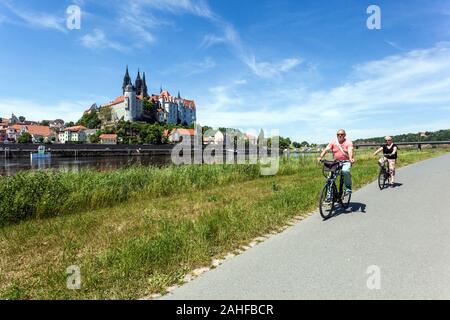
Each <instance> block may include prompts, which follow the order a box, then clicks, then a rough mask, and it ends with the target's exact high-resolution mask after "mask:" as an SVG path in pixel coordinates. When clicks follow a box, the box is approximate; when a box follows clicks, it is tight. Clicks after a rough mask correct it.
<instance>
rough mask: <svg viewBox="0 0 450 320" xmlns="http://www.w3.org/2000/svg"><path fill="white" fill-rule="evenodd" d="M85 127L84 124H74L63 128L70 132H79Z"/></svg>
mask: <svg viewBox="0 0 450 320" xmlns="http://www.w3.org/2000/svg"><path fill="white" fill-rule="evenodd" d="M86 129H87V128H86V127H84V126H74V127H69V128H66V129H64V131H70V132H79V131H82V130H86Z"/></svg>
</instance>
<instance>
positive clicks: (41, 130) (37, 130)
mask: <svg viewBox="0 0 450 320" xmlns="http://www.w3.org/2000/svg"><path fill="white" fill-rule="evenodd" d="M24 127H25V130H26V131H27V132H28V133H29V134H31V135H36V136H44V137H48V136H50V135H51V133H52V131H51V130H50V127H49V126H37V125H30V126H27V125H21V124H15V125H12V126H11V128H13V129H14V130H16V131H21V130H22V129H23V128H24Z"/></svg>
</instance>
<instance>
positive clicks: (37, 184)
mask: <svg viewBox="0 0 450 320" xmlns="http://www.w3.org/2000/svg"><path fill="white" fill-rule="evenodd" d="M258 176H259V166H258V165H250V164H245V165H201V166H199V165H187V166H171V167H166V168H157V167H143V166H136V167H131V168H126V169H121V170H117V171H110V172H97V171H92V170H85V171H81V172H54V171H38V172H21V173H19V174H17V175H14V176H10V177H4V178H2V182H1V183H0V225H5V224H9V223H14V222H18V221H21V220H24V219H29V218H43V217H50V216H57V215H61V214H68V213H73V212H79V211H83V210H91V209H98V208H103V207H108V206H112V205H115V204H117V203H121V202H124V201H127V200H131V199H136V200H139V199H142V197H147V198H148V197H160V196H167V195H172V194H177V193H185V192H187V191H193V190H199V189H204V188H206V187H210V186H221V185H225V184H229V183H231V182H240V181H246V180H250V179H255V178H256V177H258Z"/></svg>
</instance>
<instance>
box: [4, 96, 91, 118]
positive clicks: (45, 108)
mask: <svg viewBox="0 0 450 320" xmlns="http://www.w3.org/2000/svg"><path fill="white" fill-rule="evenodd" d="M91 105H92V101H87V100H86V101H73V102H72V101H59V102H56V103H54V104H47V103H41V102H36V101H32V100H26V99H14V98H12V99H7V98H4V99H0V116H3V117H10V115H11V113H14V114H15V115H16V116H24V117H25V118H27V119H29V120H35V121H41V120H49V119H50V118H51V119H64V120H65V121H76V120H78V119H79V118H81V115H82V113H83V111H84V110H86V109H87V108H88V107H89V106H91Z"/></svg>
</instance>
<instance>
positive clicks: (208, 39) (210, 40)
mask: <svg viewBox="0 0 450 320" xmlns="http://www.w3.org/2000/svg"><path fill="white" fill-rule="evenodd" d="M226 42H227V40H226V39H225V38H223V37H218V36H216V35H214V34H207V35H205V36H204V37H203V41H202V43H201V44H200V48H209V47H211V46H213V45H216V44H219V43H226Z"/></svg>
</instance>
